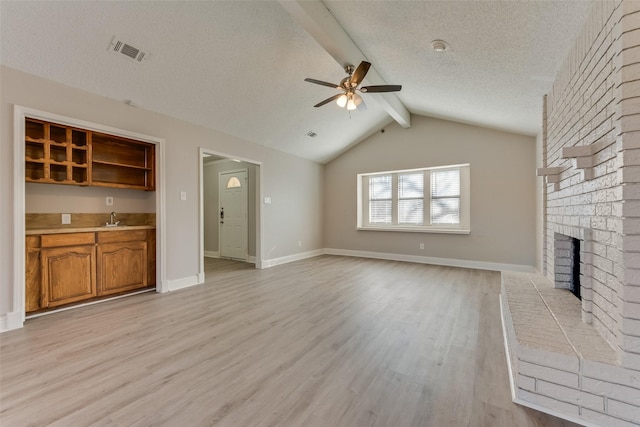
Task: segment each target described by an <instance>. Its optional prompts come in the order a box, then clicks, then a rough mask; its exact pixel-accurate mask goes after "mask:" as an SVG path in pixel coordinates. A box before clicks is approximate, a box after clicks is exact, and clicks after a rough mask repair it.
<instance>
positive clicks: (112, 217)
mask: <svg viewBox="0 0 640 427" xmlns="http://www.w3.org/2000/svg"><path fill="white" fill-rule="evenodd" d="M115 219H116V213H115V212H111V213H110V214H109V222H108V223H107V226H112V227H113V226H116V225H118V224H120V221H115ZM114 221H115V222H114Z"/></svg>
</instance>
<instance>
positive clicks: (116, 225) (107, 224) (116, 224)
mask: <svg viewBox="0 0 640 427" xmlns="http://www.w3.org/2000/svg"><path fill="white" fill-rule="evenodd" d="M105 227H125V225H124V224H122V225H121V224H120V222H116V223H115V224H109V223H106V224H105Z"/></svg>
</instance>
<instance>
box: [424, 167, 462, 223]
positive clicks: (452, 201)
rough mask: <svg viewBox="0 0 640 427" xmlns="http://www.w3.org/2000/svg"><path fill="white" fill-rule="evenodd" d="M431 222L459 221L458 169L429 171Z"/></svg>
mask: <svg viewBox="0 0 640 427" xmlns="http://www.w3.org/2000/svg"><path fill="white" fill-rule="evenodd" d="M431 223H432V224H459V223H460V170H458V169H454V170H446V171H432V172H431Z"/></svg>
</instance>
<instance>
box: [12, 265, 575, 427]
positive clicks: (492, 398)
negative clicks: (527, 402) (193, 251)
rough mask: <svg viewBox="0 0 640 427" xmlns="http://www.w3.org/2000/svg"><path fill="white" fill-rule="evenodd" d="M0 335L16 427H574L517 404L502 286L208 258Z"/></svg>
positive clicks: (469, 273)
mask: <svg viewBox="0 0 640 427" xmlns="http://www.w3.org/2000/svg"><path fill="white" fill-rule="evenodd" d="M206 276H207V281H206V283H205V284H204V285H201V286H196V287H192V288H189V289H184V290H181V291H176V292H172V293H169V294H155V293H147V294H141V295H136V296H131V297H128V298H125V299H121V300H116V301H110V302H106V303H103V304H98V305H94V306H89V307H83V308H79V309H75V310H70V311H66V312H61V313H56V314H52V315H48V316H44V317H40V318H36V319H32V320H29V321H28V322H27V323H26V325H25V327H24V328H23V329H21V330H16V331H11V332H7V333H4V334H2V335H0V425H2V426H3V427H5V426H7V427H8V426H11V427H13V426H27V425H33V426H45V425H47V426H48V425H52V426H89V425H91V426H150V425H153V426H232V427H244V426H304V427H309V426H311V427H315V426H318V427H328V426H331V427H336V426H345V427H346V426H349V427H352V426H388V427H402V426H412V427H416V426H437V427H440V426H491V427H499V426H509V427H513V426H518V427H520V426H525V427H526V426H541V427H542V426H545V427H549V426H552V427H553V426H574V424H571V423H568V422H565V421H562V420H559V419H556V418H553V417H550V416H548V415H545V414H542V413H539V412H536V411H533V410H530V409H527V408H523V407H520V406H518V405H515V404H513V403H512V402H511V399H510V392H509V385H508V379H507V375H508V374H507V368H506V363H505V355H504V349H503V343H502V332H501V326H500V315H499V307H498V293H499V289H500V285H499V282H500V279H499V273H496V272H487V271H480V270H466V269H458V268H449V267H439V266H427V265H420V264H411V263H401V262H391V261H380V260H366V259H359V258H342V257H335V256H322V257H316V258H313V259H309V260H304V261H299V262H295V263H291V264H287V265H284V266H278V267H273V268H270V269H267V270H255V269H254V268H253V266H252V265H250V264H243V263H236V262H231V261H218V260H210V259H208V260H207V262H206Z"/></svg>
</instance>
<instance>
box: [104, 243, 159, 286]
mask: <svg viewBox="0 0 640 427" xmlns="http://www.w3.org/2000/svg"><path fill="white" fill-rule="evenodd" d="M146 286H147V242H144V241H136V242H120V243H101V244H99V245H98V295H109V294H115V293H118V292H123V291H129V290H132V289H137V288H144V287H146Z"/></svg>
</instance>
